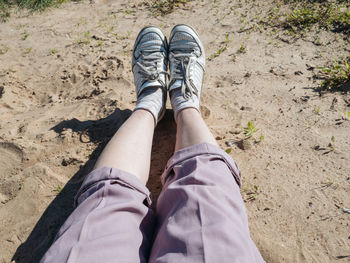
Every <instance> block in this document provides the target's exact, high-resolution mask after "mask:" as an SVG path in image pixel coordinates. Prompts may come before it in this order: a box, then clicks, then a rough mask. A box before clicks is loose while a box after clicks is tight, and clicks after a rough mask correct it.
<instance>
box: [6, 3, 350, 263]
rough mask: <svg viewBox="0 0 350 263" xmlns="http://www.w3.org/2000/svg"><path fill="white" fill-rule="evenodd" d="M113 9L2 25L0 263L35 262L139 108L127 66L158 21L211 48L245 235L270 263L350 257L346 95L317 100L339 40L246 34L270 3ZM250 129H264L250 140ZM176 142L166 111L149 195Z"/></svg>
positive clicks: (70, 11)
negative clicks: (145, 30) (160, 10)
mask: <svg viewBox="0 0 350 263" xmlns="http://www.w3.org/2000/svg"><path fill="white" fill-rule="evenodd" d="M118 2H123V1H103V0H96V1H94V2H91V3H89V2H86V1H84V2H82V3H67V4H64V5H63V6H61V7H60V8H58V9H52V10H48V11H46V12H44V13H42V14H34V15H30V16H26V15H24V14H23V13H17V14H14V15H12V17H11V19H10V20H9V21H8V22H7V23H3V24H0V36H1V37H0V48H1V46H8V47H9V50H8V51H7V53H5V54H3V55H0V156H1V158H0V201H1V203H0V244H1V245H0V259H1V262H11V261H13V262H23V263H24V262H25V263H27V262H38V261H39V260H40V258H41V257H42V255H43V254H44V253H45V251H46V250H47V248H48V247H49V246H50V244H51V242H52V240H53V238H54V236H55V234H56V232H57V231H58V228H59V227H60V225H61V224H62V223H63V222H64V221H65V219H66V218H67V216H68V215H69V214H70V213H71V211H72V209H73V197H74V194H75V193H76V191H77V189H78V188H79V185H80V184H81V181H82V179H83V177H84V175H85V174H86V173H87V172H88V171H89V169H91V166H92V165H93V163H94V161H95V160H96V157H97V156H98V154H99V153H100V152H101V149H102V148H103V146H104V144H105V143H106V141H108V139H109V138H110V136H112V134H113V133H114V132H115V131H116V130H117V128H118V127H120V125H121V124H122V123H123V121H124V120H125V119H126V118H127V117H128V116H129V115H130V113H131V111H132V109H133V107H134V105H135V91H134V86H133V77H132V72H131V65H130V64H131V51H132V46H133V43H134V40H135V38H136V36H137V34H138V32H139V30H140V29H141V28H142V27H144V26H146V25H156V26H158V27H160V28H161V29H162V30H163V31H164V33H165V34H167V35H169V33H170V31H171V29H172V27H173V26H174V25H175V24H178V23H186V24H189V25H192V26H193V27H194V28H196V30H197V31H198V33H199V35H200V36H201V39H202V41H203V43H204V45H205V48H206V53H207V58H208V59H207V67H206V76H205V80H204V91H203V98H202V112H203V115H204V117H205V120H206V122H207V124H208V125H209V126H210V128H211V130H212V131H213V133H214V134H215V136H216V138H217V140H218V142H219V144H220V145H221V146H222V148H223V149H225V150H226V149H231V153H230V154H231V156H232V157H233V158H234V159H235V160H236V162H237V163H238V166H239V168H240V169H241V171H242V175H243V186H242V195H243V198H244V200H245V202H246V207H247V212H248V215H249V222H250V229H251V235H252V237H253V239H254V241H255V242H256V244H257V246H258V248H259V249H260V251H261V253H262V255H263V257H264V258H265V260H266V261H267V262H349V261H350V214H347V213H344V212H343V211H342V208H350V198H349V193H350V141H349V135H350V121H349V120H347V119H346V118H344V117H343V116H344V114H343V113H344V112H345V111H350V96H349V95H347V94H339V93H328V94H324V95H323V96H319V93H317V92H315V90H314V88H315V87H317V85H318V83H319V82H318V81H315V80H314V78H313V76H314V74H315V70H313V69H312V67H313V66H318V65H325V64H326V63H327V62H328V61H331V60H332V59H333V58H342V57H344V56H346V55H347V54H349V52H350V50H349V46H348V45H347V44H346V42H345V41H344V39H343V36H342V35H339V34H334V33H331V32H320V33H310V34H307V35H306V36H305V37H303V38H302V39H299V40H291V38H288V37H286V36H284V35H283V34H282V33H273V32H272V31H271V30H270V29H268V28H267V29H266V30H263V31H262V32H260V31H259V30H249V28H250V27H251V25H252V23H250V22H248V23H246V21H250V20H252V19H254V16H256V14H257V13H259V12H262V11H264V9H265V8H267V7H268V6H269V3H268V1H255V2H253V3H246V4H243V3H241V1H238V0H233V1H228V0H221V1H214V2H213V1H208V0H204V1H193V2H190V3H189V4H187V5H186V7H184V8H179V9H177V10H175V12H173V13H171V14H169V15H166V16H154V15H152V12H151V11H150V10H149V9H148V8H147V6H145V5H143V4H142V1H134V0H131V1H128V3H125V4H122V3H118ZM248 2H249V1H248ZM242 18H243V19H242ZM247 29H248V30H247ZM226 35H227V36H228V37H226ZM316 39H317V43H316V42H315V40H316ZM315 43H316V44H315ZM241 45H243V47H244V50H242V51H243V52H241V53H240V52H237V51H238V50H239V49H240V47H241ZM225 46H226V50H224V51H223V52H221V53H220V52H218V50H219V49H220V48H222V47H225ZM218 53H220V54H218ZM214 54H217V55H218V56H217V57H215V58H213V57H214V56H213V55H214ZM248 121H252V122H253V123H254V125H255V127H256V128H257V129H258V131H257V132H256V133H255V134H254V138H250V139H247V140H244V141H242V139H244V138H245V136H244V134H243V127H246V126H247V122H248ZM261 135H263V136H264V139H263V140H262V141H261V142H260V136H261ZM332 137H333V140H332V139H331V138H332ZM174 139H175V124H174V122H173V119H172V113H171V111H170V110H169V111H168V112H167V115H166V117H165V119H164V120H163V121H162V122H161V123H160V124H159V125H158V127H157V130H156V135H155V139H154V147H153V157H152V167H151V179H150V182H149V186H150V188H151V190H152V192H153V193H154V196H155V197H157V195H158V193H159V191H160V188H161V186H160V182H159V176H160V174H161V172H162V170H163V168H164V166H165V164H166V161H167V158H169V157H170V156H171V154H172V151H173V148H174ZM330 144H331V145H330Z"/></svg>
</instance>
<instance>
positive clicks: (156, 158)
mask: <svg viewBox="0 0 350 263" xmlns="http://www.w3.org/2000/svg"><path fill="white" fill-rule="evenodd" d="M130 115H131V111H130V110H120V109H116V110H115V111H114V112H113V113H112V114H111V115H109V116H108V117H106V118H104V119H100V120H97V121H93V120H89V121H79V120H77V119H75V118H74V119H71V120H66V121H62V122H61V123H59V124H58V125H56V126H55V127H53V128H52V130H54V131H55V132H57V133H58V134H61V133H62V132H63V131H64V130H66V129H71V130H72V131H73V132H77V133H79V134H80V140H81V142H83V143H87V141H86V139H85V138H88V139H89V141H88V142H92V143H95V144H96V146H97V147H96V148H95V150H94V151H93V152H92V154H91V155H90V157H89V160H88V161H87V162H86V163H85V164H84V165H82V166H81V167H80V169H79V171H78V172H77V173H75V174H74V175H73V177H72V178H71V179H70V180H69V181H68V182H67V184H66V185H65V186H64V188H63V189H62V190H61V191H60V193H59V194H58V195H57V196H56V197H55V199H54V200H53V201H52V202H51V203H50V204H49V206H48V207H47V208H46V210H45V211H44V213H43V214H42V216H41V217H40V219H39V221H38V222H37V223H36V225H35V227H34V228H33V230H32V232H31V233H30V235H29V236H28V238H27V240H26V241H25V242H24V243H22V244H21V245H20V246H19V247H18V248H17V250H16V252H15V254H14V255H13V257H12V260H13V261H15V262H16V263H32V262H33V263H34V262H39V261H40V259H41V258H42V256H43V255H44V254H45V252H46V251H47V250H48V248H49V247H50V246H51V244H52V242H53V240H54V238H55V236H56V233H57V232H58V230H59V228H60V227H61V226H62V225H63V223H64V222H65V220H66V219H67V218H68V216H69V215H70V214H71V213H72V211H73V209H74V208H73V200H74V196H75V194H76V193H77V191H78V190H79V188H80V185H81V184H82V182H83V179H84V178H85V176H86V175H87V174H88V173H89V172H90V170H91V169H92V167H93V166H94V164H95V162H96V160H97V158H98V156H99V155H100V153H101V151H102V150H103V148H104V146H105V145H106V144H107V142H108V141H109V140H110V138H111V137H112V136H113V134H114V133H115V132H116V131H117V130H118V129H119V128H120V126H121V125H122V124H123V123H124V122H125V121H126V119H127V118H128V117H129V116H130ZM175 131H176V126H175V122H174V120H173V113H172V111H170V110H167V112H166V114H165V116H164V118H163V120H162V121H161V122H160V123H159V124H158V125H157V127H156V130H155V135H154V139H153V147H152V159H151V175H150V178H149V181H148V185H147V186H148V187H149V189H150V191H151V193H152V196H153V199H154V200H156V199H157V198H158V195H159V193H160V191H161V183H160V175H161V174H162V171H163V169H164V167H165V165H166V163H167V161H168V159H169V158H170V156H171V155H172V153H173V150H174V145H175ZM83 138H84V140H83Z"/></svg>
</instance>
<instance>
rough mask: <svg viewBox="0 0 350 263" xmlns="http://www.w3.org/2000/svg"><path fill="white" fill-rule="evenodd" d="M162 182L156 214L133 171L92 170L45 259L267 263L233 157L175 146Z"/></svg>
mask: <svg viewBox="0 0 350 263" xmlns="http://www.w3.org/2000/svg"><path fill="white" fill-rule="evenodd" d="M162 182H163V185H164V187H163V191H162V193H161V194H160V196H159V199H158V203H157V213H156V214H155V213H154V211H153V209H152V201H151V198H150V192H149V190H148V189H147V188H146V187H145V186H144V185H143V184H142V183H141V182H140V181H139V180H138V179H137V178H136V177H135V176H134V175H131V174H129V173H127V172H124V171H121V170H119V169H115V168H110V167H103V168H100V169H97V170H94V171H92V172H91V173H90V174H89V175H88V176H87V177H86V179H85V181H84V183H83V185H82V186H81V188H80V190H79V191H78V194H77V196H76V209H75V210H74V211H73V213H72V214H71V215H70V217H69V218H68V219H67V221H66V222H65V223H64V225H63V226H62V227H61V229H60V230H59V232H58V234H57V236H56V238H55V241H54V243H53V244H52V246H51V247H50V249H49V250H48V251H47V252H46V254H45V255H44V257H43V258H42V260H41V262H50V263H52V262H84V263H87V262H98V263H108V262H176V263H177V262H239V263H244V262H247V263H248V262H249V263H253V262H264V260H263V259H262V257H261V255H260V253H259V251H258V249H257V248H256V246H255V244H254V242H253V241H252V239H251V237H250V234H249V229H248V220H247V215H246V211H245V207H244V203H243V200H242V197H241V195H240V192H239V186H240V173H239V171H238V168H237V166H236V164H235V162H234V161H233V160H232V159H231V157H230V156H229V155H228V154H226V153H225V152H224V151H222V150H221V149H220V148H218V147H216V146H214V145H210V144H206V143H203V144H198V145H194V146H191V147H188V148H185V149H182V150H180V151H177V152H176V153H175V154H174V156H173V157H172V158H171V159H170V160H169V162H168V165H167V167H166V169H165V171H164V173H163V175H162Z"/></svg>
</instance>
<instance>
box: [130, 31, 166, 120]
mask: <svg viewBox="0 0 350 263" xmlns="http://www.w3.org/2000/svg"><path fill="white" fill-rule="evenodd" d="M167 65H168V44H167V40H166V38H165V36H164V35H163V33H162V31H161V30H160V29H158V28H156V27H145V28H144V29H142V30H141V31H140V33H139V35H138V36H137V38H136V41H135V44H134V50H133V57H132V71H133V73H134V82H135V86H136V94H137V102H136V107H135V110H137V109H144V110H147V111H149V112H150V113H152V115H153V117H154V120H155V123H156V124H157V122H158V121H159V120H160V119H161V118H162V117H163V115H164V113H165V103H166V98H167V81H166V76H167Z"/></svg>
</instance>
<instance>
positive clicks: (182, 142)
mask: <svg viewBox="0 0 350 263" xmlns="http://www.w3.org/2000/svg"><path fill="white" fill-rule="evenodd" d="M176 123H177V132H176V146H175V151H177V150H180V149H182V148H185V147H188V146H191V145H195V144H199V143H204V142H206V143H211V144H214V145H217V143H216V140H215V139H214V137H213V135H212V133H211V132H210V130H209V128H208V126H207V125H206V124H205V122H204V120H203V119H202V116H201V114H200V113H199V112H198V111H197V110H196V109H193V108H187V109H184V110H182V111H180V112H179V113H178V114H177V116H176Z"/></svg>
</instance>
